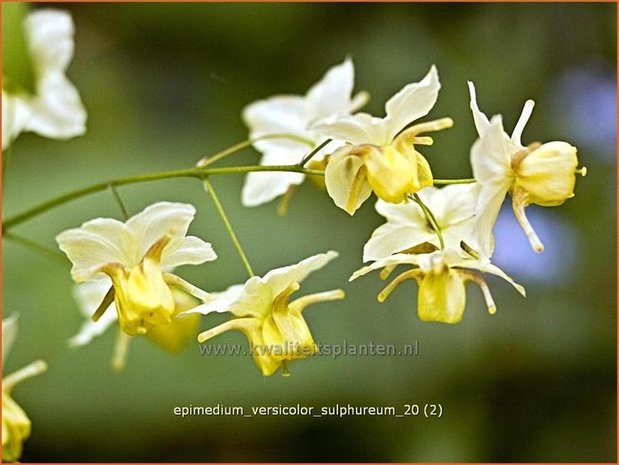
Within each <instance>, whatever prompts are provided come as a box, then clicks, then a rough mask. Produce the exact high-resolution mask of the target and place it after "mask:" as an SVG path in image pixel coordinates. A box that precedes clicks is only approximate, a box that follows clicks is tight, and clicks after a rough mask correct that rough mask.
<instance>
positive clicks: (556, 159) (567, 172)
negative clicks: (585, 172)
mask: <svg viewBox="0 0 619 465" xmlns="http://www.w3.org/2000/svg"><path fill="white" fill-rule="evenodd" d="M577 166H578V159H577V157H576V147H574V146H572V145H570V144H568V143H567V142H559V141H555V142H548V143H546V144H544V145H542V146H541V147H539V148H537V149H535V150H533V151H532V152H530V153H529V154H527V155H525V156H524V157H523V158H522V160H521V161H519V162H518V163H517V164H516V165H515V166H514V167H513V169H514V175H515V179H514V184H513V188H512V191H518V190H521V191H524V192H525V193H526V196H525V199H524V200H525V202H526V204H527V205H528V204H531V203H534V204H537V205H541V206H544V207H552V206H556V205H561V204H562V203H563V202H564V201H565V200H567V199H569V198H570V197H573V196H574V184H575V182H576V167H577Z"/></svg>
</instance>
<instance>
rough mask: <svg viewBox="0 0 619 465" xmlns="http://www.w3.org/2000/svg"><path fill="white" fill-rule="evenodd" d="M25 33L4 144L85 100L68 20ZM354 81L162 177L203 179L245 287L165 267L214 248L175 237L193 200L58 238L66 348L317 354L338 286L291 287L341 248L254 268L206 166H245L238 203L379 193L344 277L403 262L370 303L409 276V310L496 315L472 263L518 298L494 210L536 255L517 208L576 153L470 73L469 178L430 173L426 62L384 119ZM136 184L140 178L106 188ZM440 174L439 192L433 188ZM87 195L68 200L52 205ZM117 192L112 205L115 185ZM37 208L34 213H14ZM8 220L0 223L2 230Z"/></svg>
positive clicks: (264, 113) (15, 450)
mask: <svg viewBox="0 0 619 465" xmlns="http://www.w3.org/2000/svg"><path fill="white" fill-rule="evenodd" d="M24 31H25V40H26V42H27V44H28V51H29V59H30V62H31V65H32V69H33V70H34V75H35V86H34V93H28V92H26V91H25V90H23V89H22V88H20V87H19V85H17V84H16V83H14V82H11V80H5V81H6V82H8V83H9V84H11V85H7V86H5V87H3V91H2V110H3V141H2V144H3V148H5V147H7V146H8V145H9V144H10V143H11V142H12V141H13V140H14V139H15V138H16V137H17V135H18V134H19V133H20V132H23V131H34V132H37V133H39V134H42V135H45V136H48V137H56V138H68V137H73V136H75V135H78V134H81V133H83V132H84V130H85V127H84V124H85V120H86V113H85V110H84V108H83V106H82V104H81V101H80V98H79V95H78V93H77V91H76V90H75V88H74V87H73V86H72V84H70V83H69V82H68V80H67V79H66V77H65V75H64V72H65V70H66V68H67V66H68V63H69V61H70V60H71V57H72V55H73V40H72V36H73V23H72V21H71V18H70V16H68V15H67V14H66V13H63V12H58V11H55V10H39V11H37V12H36V13H32V14H30V15H29V16H28V17H27V19H26V20H25V26H24ZM353 87H354V68H353V63H352V60H350V59H346V60H345V61H344V62H342V63H341V64H338V65H336V66H334V67H333V68H331V69H330V70H329V71H328V72H327V73H326V74H325V75H324V77H323V78H322V79H321V80H320V81H319V82H318V83H317V84H315V85H314V86H312V87H311V88H310V89H309V91H308V92H307V93H306V94H305V95H304V96H299V95H280V96H275V97H270V98H268V99H265V100H260V101H257V102H255V103H252V104H250V105H249V106H247V107H246V108H245V110H244V111H243V114H242V117H243V120H244V121H245V123H246V124H247V126H248V127H249V132H250V141H251V142H248V143H245V145H243V143H241V144H237V146H234V147H233V148H231V149H228V150H225V151H223V152H220V153H219V154H217V155H216V156H213V157H212V158H210V159H209V158H205V159H203V160H201V161H200V162H198V164H197V165H196V167H195V168H191V169H188V170H184V171H183V170H179V171H175V172H172V174H170V173H165V174H162V175H161V176H160V178H161V179H162V178H165V177H168V178H169V177H174V176H175V175H178V176H191V177H194V178H198V179H199V180H200V181H202V182H203V183H204V185H205V187H206V190H207V192H208V193H209V194H210V195H211V197H212V200H213V202H214V204H215V207H216V209H217V211H218V213H219V215H220V217H221V219H222V222H223V224H224V226H225V227H226V229H227V230H228V233H229V235H230V237H231V239H232V241H233V243H234V245H235V247H236V249H237V252H238V253H239V256H240V258H241V260H242V261H243V263H244V265H245V268H246V270H247V271H248V274H249V279H247V281H245V283H244V284H237V285H233V286H231V287H229V288H228V289H227V290H225V291H223V292H213V293H211V292H207V291H204V290H202V289H201V288H200V287H198V286H196V285H194V284H191V283H189V282H188V281H186V280H185V279H183V278H181V277H180V276H179V275H178V274H176V272H175V269H176V268H177V267H180V266H182V265H202V264H204V263H205V262H208V261H213V260H215V259H216V258H217V255H216V254H215V252H214V250H213V247H212V246H211V244H210V243H208V242H205V241H204V240H202V239H200V238H198V237H196V236H188V235H187V232H188V229H189V226H190V224H191V222H192V221H193V219H194V217H195V215H196V208H195V207H194V206H192V205H190V204H187V203H174V202H158V203H155V204H153V205H150V206H147V207H146V208H145V209H144V210H143V211H142V212H140V213H137V214H136V215H134V216H132V217H130V218H127V219H126V221H124V222H123V221H119V220H116V219H112V218H95V219H92V220H90V221H87V222H85V223H83V224H82V225H81V226H80V227H78V228H73V229H68V230H66V231H64V232H62V233H60V234H58V236H57V237H56V240H57V242H58V245H59V247H60V249H61V250H62V251H63V252H64V253H65V254H66V256H67V257H68V259H69V260H70V261H71V263H72V269H71V276H72V278H73V280H74V281H75V282H76V283H77V287H76V288H75V295H76V299H77V300H78V302H79V304H80V307H81V309H82V311H83V313H84V314H85V315H86V316H87V317H88V318H89V320H88V321H86V322H85V323H84V324H83V325H82V328H81V330H80V331H79V333H78V334H77V335H75V336H74V337H72V338H71V339H70V340H69V344H70V345H71V346H83V345H85V344H88V343H89V342H91V341H92V340H93V339H94V338H95V337H96V336H98V335H100V334H102V333H103V332H104V331H105V330H106V329H107V328H109V327H110V326H112V325H117V327H118V339H117V344H116V348H115V352H114V356H113V359H112V364H113V366H114V368H116V369H119V370H120V369H122V368H123V367H124V366H125V363H126V357H127V350H128V344H129V340H130V339H131V337H133V336H143V337H146V338H148V339H150V340H151V341H153V342H154V343H155V344H157V345H159V346H160V347H162V348H163V349H165V350H167V351H170V352H178V351H180V350H181V349H182V348H183V347H184V346H186V345H187V343H188V342H189V341H191V340H193V339H194V338H195V337H196V335H197V340H198V342H199V343H204V342H205V341H207V340H209V339H211V338H213V337H215V336H218V335H220V334H221V333H223V332H225V331H227V330H230V329H236V330H239V331H241V332H242V333H243V334H244V335H245V336H246V337H247V339H248V341H249V344H250V347H251V353H252V356H253V359H254V361H255V363H256V365H257V366H258V368H259V370H260V371H261V373H262V374H263V375H264V376H270V375H273V374H274V373H275V372H277V371H278V370H281V372H282V374H284V375H287V374H288V367H287V365H288V363H289V362H291V361H294V360H298V359H302V358H305V357H308V356H311V355H313V354H314V353H316V351H317V344H316V343H315V340H314V337H313V335H312V333H311V330H310V327H309V325H308V323H307V321H306V320H305V319H304V317H303V311H304V310H305V308H306V307H308V306H309V305H312V304H315V303H319V302H327V301H334V300H339V299H343V298H344V291H343V290H342V289H335V290H329V291H325V292H320V293H317V294H310V295H305V296H302V297H299V298H296V299H294V300H291V297H292V296H293V294H295V293H296V292H297V291H298V290H299V288H300V283H301V282H302V281H303V280H304V279H305V278H306V277H307V276H308V275H309V274H311V273H313V272H314V271H317V270H319V269H321V268H322V267H324V266H325V265H326V264H327V263H329V262H330V261H331V260H333V259H334V258H335V257H337V255H338V254H337V253H336V252H333V251H330V252H326V253H321V254H317V255H314V256H311V257H309V258H306V259H304V260H301V261H300V262H299V263H297V264H294V265H291V266H285V267H280V268H276V269H274V270H271V271H268V272H266V273H265V274H263V275H262V276H258V275H256V274H255V273H254V272H253V269H252V267H251V265H250V264H249V261H248V259H247V257H246V256H245V253H244V251H243V249H242V247H241V245H240V242H239V240H238V238H237V236H236V234H235V233H234V231H233V228H232V226H231V223H230V221H229V219H228V218H227V216H226V214H225V212H224V210H223V206H222V205H221V202H220V201H219V199H218V197H217V195H216V194H215V191H214V188H213V186H212V184H211V183H210V180H209V179H208V178H209V176H211V175H213V174H216V173H217V172H219V173H224V172H229V173H233V172H248V175H247V178H246V180H245V185H244V187H243V190H242V203H243V204H244V205H245V206H256V205H260V204H263V203H266V202H269V201H271V200H273V199H275V198H276V197H279V196H284V197H283V205H284V207H286V206H287V203H288V200H289V198H290V195H291V194H292V192H293V190H294V187H295V186H297V185H299V184H300V183H302V182H303V180H304V179H305V177H306V176H308V175H309V176H310V177H311V178H312V179H313V180H314V181H315V182H316V183H317V184H318V185H320V186H323V187H325V188H326V192H327V193H328V195H329V197H330V198H331V199H332V200H333V202H334V203H335V205H336V206H337V207H339V208H341V209H343V210H344V211H346V212H347V213H348V214H349V215H354V214H355V212H356V211H357V210H358V209H359V208H360V207H361V205H362V204H363V203H364V202H365V201H366V200H368V199H369V198H370V197H371V196H372V194H375V196H376V197H377V200H376V203H375V208H376V211H377V212H378V213H379V214H380V215H382V216H383V217H384V218H385V220H386V222H385V223H384V224H382V225H381V226H380V227H378V228H377V229H376V230H375V231H374V233H373V234H372V236H371V237H370V239H369V240H368V242H367V243H366V244H365V246H364V247H363V262H366V263H368V264H367V265H366V266H363V267H362V268H360V269H359V270H357V271H355V272H354V273H353V274H352V276H351V277H350V280H355V279H357V278H358V277H360V276H362V275H365V274H367V273H369V272H371V271H374V270H381V271H380V277H381V278H382V279H384V280H385V279H387V278H388V277H389V276H390V275H391V274H392V273H393V272H394V270H395V269H396V268H397V267H399V266H404V267H405V268H406V269H405V270H404V271H402V272H401V273H399V274H398V275H397V276H396V277H395V278H394V279H393V280H392V281H391V282H390V283H389V284H388V285H387V286H386V287H385V288H384V290H383V291H382V292H381V293H380V294H379V295H378V300H379V301H380V302H383V301H385V299H387V297H388V296H389V295H390V294H391V293H392V292H393V291H394V289H395V288H396V287H397V286H398V285H399V284H400V283H402V282H403V281H405V280H409V279H413V280H415V281H416V282H417V283H418V285H419V292H418V304H417V312H418V315H419V318H420V319H421V320H423V321H433V322H442V323H449V324H454V323H458V322H459V321H461V320H462V318H463V315H464V311H465V307H466V290H465V284H466V283H467V282H473V283H476V284H477V285H478V286H479V288H480V289H481V292H482V294H483V296H484V298H485V301H486V306H487V309H488V312H489V313H490V314H493V313H495V311H496V305H495V303H494V300H493V298H492V296H491V293H490V290H489V288H488V285H487V283H486V281H485V279H484V277H483V275H484V273H490V274H493V275H496V276H500V277H501V278H503V279H504V280H505V281H507V282H508V283H510V284H511V285H512V286H513V287H514V288H515V289H516V290H517V291H518V292H519V293H520V294H522V295H523V296H524V295H525V291H524V288H523V287H522V286H520V285H519V284H516V283H515V282H514V281H513V280H512V279H511V278H510V277H509V276H508V275H507V274H506V273H505V272H504V271H502V270H501V269H500V268H498V267H497V266H496V265H494V264H493V263H492V261H491V259H492V254H493V250H494V238H493V229H494V224H495V222H496V218H497V215H498V213H499V209H500V208H501V205H502V204H503V202H504V200H505V197H506V196H507V194H510V195H511V197H512V206H513V210H514V214H515V216H516V218H517V219H518V221H519V223H520V224H521V226H522V228H523V230H524V232H525V234H526V235H527V237H528V238H529V241H530V243H531V246H532V247H533V249H534V250H535V251H537V252H541V251H542V250H543V246H542V243H541V241H540V239H539V238H538V237H537V235H536V233H535V231H534V229H533V228H532V226H531V225H530V224H529V222H528V220H527V217H526V215H525V208H526V207H527V206H528V205H530V204H536V205H541V206H556V205H560V204H562V203H563V202H564V201H565V200H566V199H568V198H571V197H573V196H574V185H575V180H576V174H577V173H578V172H580V173H581V174H583V175H584V174H585V172H586V171H585V169H584V168H581V169H578V168H577V166H578V159H577V153H576V148H575V147H573V146H572V145H570V144H569V143H567V142H563V141H554V142H548V143H544V144H542V143H538V142H534V143H532V144H529V145H527V146H524V145H522V143H521V136H522V133H523V130H524V126H525V124H526V123H527V121H528V119H529V117H530V116H531V112H532V109H533V101H531V100H528V101H527V102H526V103H525V106H524V110H523V112H522V115H521V117H520V119H519V121H518V123H517V124H516V127H515V129H514V131H513V133H512V135H511V136H509V135H508V134H507V133H506V132H505V130H504V128H503V123H502V119H501V116H500V115H495V116H493V117H492V118H490V119H489V118H488V117H487V116H486V115H485V114H484V113H482V112H481V111H480V110H479V108H478V104H477V98H476V94H475V87H474V85H473V84H472V83H469V89H470V107H471V110H472V113H473V120H474V122H475V127H476V128H477V133H478V136H479V137H478V139H477V140H476V141H475V142H474V143H473V144H472V147H471V148H470V161H471V166H472V171H473V174H474V179H454V180H444V179H441V180H438V179H435V177H434V174H433V171H432V168H431V164H430V162H429V161H428V159H426V157H425V156H424V155H423V154H422V152H421V151H420V150H421V147H423V146H428V145H431V144H433V143H434V140H433V138H432V137H430V136H428V135H427V133H430V132H436V131H440V130H443V129H447V128H450V127H451V126H452V125H453V121H452V119H451V118H448V117H442V118H438V119H429V120H422V119H423V118H425V117H426V116H427V115H428V114H429V113H430V111H431V110H432V108H433V106H434V105H435V103H436V101H437V99H438V94H439V90H440V87H441V85H440V82H439V76H438V71H437V69H436V68H435V67H434V66H432V67H431V68H430V70H429V72H428V73H427V74H426V75H425V77H423V78H422V79H421V80H420V81H419V82H412V83H409V84H406V85H405V86H404V87H403V88H402V89H401V90H400V91H399V92H397V93H396V94H395V95H394V96H393V97H391V98H390V99H389V100H388V101H387V102H386V104H385V116H384V117H377V116H372V115H370V114H367V113H362V112H358V110H359V109H360V108H361V107H362V106H363V105H364V104H365V103H366V101H367V98H368V96H367V94H366V93H365V92H360V93H358V94H356V95H353ZM420 120H421V121H420ZM250 143H251V144H252V145H253V146H254V148H255V149H256V150H258V151H259V152H261V154H262V160H261V166H255V167H236V168H239V169H238V170H236V171H235V170H234V169H233V168H231V169H230V170H229V171H226V168H218V171H217V170H212V169H211V168H210V164H212V163H214V162H216V161H217V160H219V159H221V158H223V157H225V156H228V155H230V154H232V153H234V152H235V151H237V150H238V147H243V146H246V145H249V144H250ZM235 147H237V148H235ZM136 179H138V180H139V179H140V178H139V177H137V178H136V177H134V178H131V179H130V180H127V179H125V180H124V182H118V184H123V183H125V184H126V183H129V182H137V181H136ZM154 179H158V178H157V176H156V174H155V175H153V174H149V175H148V176H145V177H144V180H154ZM440 184H443V185H446V186H445V187H442V188H438V187H436V186H437V185H440ZM111 186H112V189H113V184H111ZM97 189H98V187H97V188H93V189H91V190H88V189H85V190H82V191H80V192H78V193H77V194H75V195H68V196H64V197H62V198H60V199H59V200H57V201H55V202H50V205H57V204H60V203H63V202H65V201H68V200H71V199H73V198H77V197H78V196H81V195H84V194H83V193H84V192H91V191H92V192H94V191H96V190H97ZM114 193H115V195H116V196H117V197H118V200H119V202H120V203H121V206H122V201H120V198H119V195H118V193H117V192H116V191H114ZM45 209H46V208H45V206H44V207H42V208H39V209H36V208H35V209H33V210H31V211H30V212H27V213H26V214H24V215H22V216H21V217H19V216H18V219H19V218H21V219H22V220H23V219H24V218H28V217H30V216H33V215H34V214H38V212H42V211H45ZM282 210H285V208H283V209H282ZM123 211H124V207H123ZM32 212H34V213H32ZM126 216H128V215H126ZM18 219H14V220H13V221H12V222H11V221H9V222H7V226H8V227H10V226H12V225H14V224H16V223H17V222H18ZM235 281H236V280H235ZM220 312H228V313H229V314H230V315H231V318H230V319H229V320H228V321H226V322H224V323H222V324H220V325H218V326H215V327H213V328H211V329H208V330H206V331H203V332H201V333H199V334H197V333H198V326H199V323H200V315H201V314H202V315H209V314H211V313H220ZM15 328H16V320H15V318H12V319H9V320H5V321H3V356H4V355H6V353H7V352H8V350H9V348H10V345H11V343H12V340H13V338H14V333H15ZM44 369H45V364H44V363H43V362H40V361H39V362H35V363H34V364H32V365H29V366H28V367H26V368H24V369H23V370H20V371H18V372H17V373H14V374H13V375H10V376H8V377H6V378H5V379H4V381H3V387H2V404H3V415H2V446H3V455H2V458H3V459H4V460H18V459H19V457H20V455H21V448H22V443H23V441H24V440H25V439H26V438H27V437H28V435H29V433H30V421H29V420H28V417H27V416H26V414H25V413H24V412H23V410H22V409H21V408H20V407H19V406H18V405H17V404H16V403H15V401H14V400H13V399H12V398H11V396H10V393H11V389H12V387H13V386H14V385H15V384H16V383H17V382H18V381H20V380H22V379H24V378H26V377H29V376H32V375H34V374H37V373H39V372H41V371H43V370H44Z"/></svg>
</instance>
